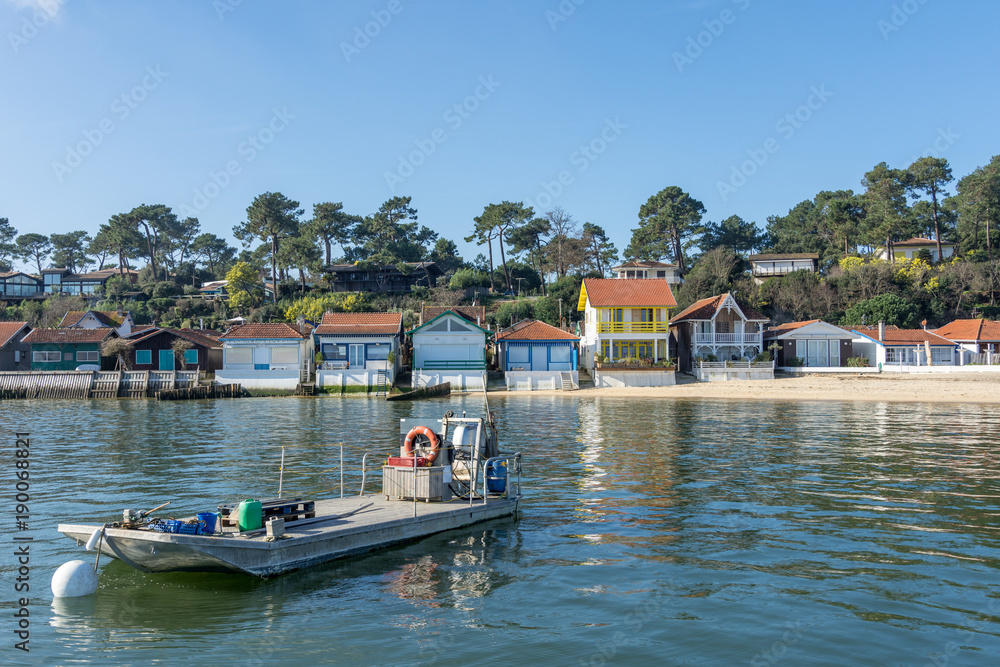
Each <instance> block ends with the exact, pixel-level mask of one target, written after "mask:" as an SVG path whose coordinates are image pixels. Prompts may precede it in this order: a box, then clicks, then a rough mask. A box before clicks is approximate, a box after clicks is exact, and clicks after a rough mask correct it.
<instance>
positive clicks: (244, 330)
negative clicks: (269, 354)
mask: <svg viewBox="0 0 1000 667" xmlns="http://www.w3.org/2000/svg"><path fill="white" fill-rule="evenodd" d="M254 338H264V339H273V338H289V339H296V340H301V339H303V338H307V336H306V335H305V334H303V333H302V332H301V331H300V330H299V328H298V326H297V325H294V324H285V323H284V322H279V323H270V324H239V325H237V326H235V327H233V328H232V329H230V330H229V331H227V332H226V333H225V334H223V335H222V336H220V337H219V340H248V339H254Z"/></svg>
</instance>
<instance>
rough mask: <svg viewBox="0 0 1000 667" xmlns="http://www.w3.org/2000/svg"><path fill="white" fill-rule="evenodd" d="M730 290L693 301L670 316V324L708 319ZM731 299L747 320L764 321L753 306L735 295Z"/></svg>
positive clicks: (716, 310) (724, 300)
mask: <svg viewBox="0 0 1000 667" xmlns="http://www.w3.org/2000/svg"><path fill="white" fill-rule="evenodd" d="M730 294H731V292H726V293H725V294H719V295H717V296H710V297H708V298H707V299H702V300H700V301H695V302H694V303H692V304H691V305H690V306H688V307H687V308H685V309H684V310H682V311H681V312H679V313H677V315H675V316H674V317H673V318H671V320H670V323H671V324H677V323H678V322H684V321H687V320H710V319H712V318H713V317H715V314H716V313H717V312H719V309H720V308H722V304H724V303H725V302H726V299H727V298H728V297H729V295H730ZM733 301H736V305H737V306H739V307H740V310H741V311H743V315H744V316H745V317H746V318H747V320H757V321H762V322H766V321H767V318H766V317H764V316H763V315H761V314H760V313H758V312H757V311H756V310H754V309H753V308H750V307H748V306H744V305H743V304H742V303H740V302H739V300H738V299H736V298H735V297H734V298H733Z"/></svg>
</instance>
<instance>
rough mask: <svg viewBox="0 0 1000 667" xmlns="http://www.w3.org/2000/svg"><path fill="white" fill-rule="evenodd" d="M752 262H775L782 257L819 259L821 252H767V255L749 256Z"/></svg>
mask: <svg viewBox="0 0 1000 667" xmlns="http://www.w3.org/2000/svg"><path fill="white" fill-rule="evenodd" d="M747 259H749V260H750V261H751V262H773V261H780V260H782V259H815V260H818V259H819V253H815V252H792V253H786V254H776V253H771V254H766V255H750V256H749V257H747Z"/></svg>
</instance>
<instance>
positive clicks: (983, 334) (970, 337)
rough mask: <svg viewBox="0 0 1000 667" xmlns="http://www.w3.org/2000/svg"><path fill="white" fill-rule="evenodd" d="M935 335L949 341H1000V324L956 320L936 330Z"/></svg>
mask: <svg viewBox="0 0 1000 667" xmlns="http://www.w3.org/2000/svg"><path fill="white" fill-rule="evenodd" d="M934 333H936V334H937V335H939V336H944V337H945V338H947V339H948V340H957V341H989V342H993V341H1000V322H994V321H993V320H983V319H978V320H955V321H953V322H949V323H948V324H946V325H944V326H943V327H941V328H940V329H935V330H934Z"/></svg>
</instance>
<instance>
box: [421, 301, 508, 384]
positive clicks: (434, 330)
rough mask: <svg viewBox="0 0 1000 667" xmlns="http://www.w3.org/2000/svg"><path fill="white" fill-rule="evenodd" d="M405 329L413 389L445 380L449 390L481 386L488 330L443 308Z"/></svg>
mask: <svg viewBox="0 0 1000 667" xmlns="http://www.w3.org/2000/svg"><path fill="white" fill-rule="evenodd" d="M406 333H407V335H408V336H410V338H411V340H412V341H413V362H412V364H411V365H412V367H413V380H412V382H413V388H414V389H416V388H419V387H429V386H432V385H436V384H442V383H445V382H450V383H451V388H452V390H453V391H463V390H466V391H478V390H482V389H483V388H484V383H485V382H486V339H487V338H489V337H490V336H492V335H493V334H492V333H491V332H490V331H488V330H487V329H484V328H482V327H481V326H479V325H478V324H476V323H475V322H472V321H470V320H469V319H466V318H465V317H462V316H461V315H459V314H458V313H456V312H455V311H452V310H446V311H444V312H442V313H441V314H440V315H438V316H437V317H434V318H432V319H430V320H428V321H426V322H424V323H423V324H421V325H420V326H419V327H417V328H416V329H412V330H411V331H407V332H406Z"/></svg>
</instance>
